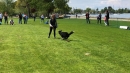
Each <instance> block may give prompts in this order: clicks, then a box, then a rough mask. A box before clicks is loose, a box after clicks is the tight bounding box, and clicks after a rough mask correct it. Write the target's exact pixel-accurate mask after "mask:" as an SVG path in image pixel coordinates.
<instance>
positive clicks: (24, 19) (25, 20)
mask: <svg viewBox="0 0 130 73" xmlns="http://www.w3.org/2000/svg"><path fill="white" fill-rule="evenodd" d="M18 17H19V24H22V19H23V21H24V24H27V22H28V16H27V15H26V14H22V13H19V15H18Z"/></svg>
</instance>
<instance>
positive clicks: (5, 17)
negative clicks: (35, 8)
mask: <svg viewBox="0 0 130 73" xmlns="http://www.w3.org/2000/svg"><path fill="white" fill-rule="evenodd" d="M33 18H34V21H35V20H36V16H35V14H33ZM8 19H9V16H8V14H7V12H5V13H4V14H2V13H1V12H0V25H1V24H2V22H3V21H2V20H4V24H10V25H13V24H14V21H13V18H11V19H10V20H9V23H8ZM40 19H41V22H42V23H43V22H44V15H43V14H42V15H41V16H40ZM27 22H28V15H27V14H24V13H19V14H18V23H19V24H22V23H23V24H27Z"/></svg>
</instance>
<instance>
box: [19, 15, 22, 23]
mask: <svg viewBox="0 0 130 73" xmlns="http://www.w3.org/2000/svg"><path fill="white" fill-rule="evenodd" d="M19 24H22V14H21V13H19Z"/></svg>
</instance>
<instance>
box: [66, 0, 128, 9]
mask: <svg viewBox="0 0 130 73" xmlns="http://www.w3.org/2000/svg"><path fill="white" fill-rule="evenodd" d="M68 5H69V6H70V7H72V8H75V9H76V8H77V9H84V10H85V9H86V8H88V7H89V8H91V9H97V8H98V9H99V10H101V9H104V8H105V7H108V6H111V7H112V8H114V9H119V8H128V9H130V0H70V1H69V3H68Z"/></svg>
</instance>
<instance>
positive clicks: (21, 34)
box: [0, 19, 130, 73]
mask: <svg viewBox="0 0 130 73" xmlns="http://www.w3.org/2000/svg"><path fill="white" fill-rule="evenodd" d="M14 20H15V24H14V25H13V26H12V25H6V24H2V25H0V73H130V57H129V56H130V30H123V29H119V26H120V25H128V26H130V22H127V21H118V22H117V21H110V26H105V25H104V23H103V22H102V24H96V20H91V24H86V21H85V19H57V22H58V28H57V36H56V39H55V38H54V37H53V33H52V34H51V37H50V38H48V33H49V25H47V24H43V23H40V19H36V22H34V21H33V19H29V20H28V24H22V25H21V24H18V19H14ZM46 20H47V19H46ZM58 30H63V31H67V32H70V31H71V30H73V31H75V33H74V34H72V35H71V36H70V37H69V40H70V42H67V41H64V40H61V37H60V36H59V34H58ZM86 53H87V54H88V55H86Z"/></svg>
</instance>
